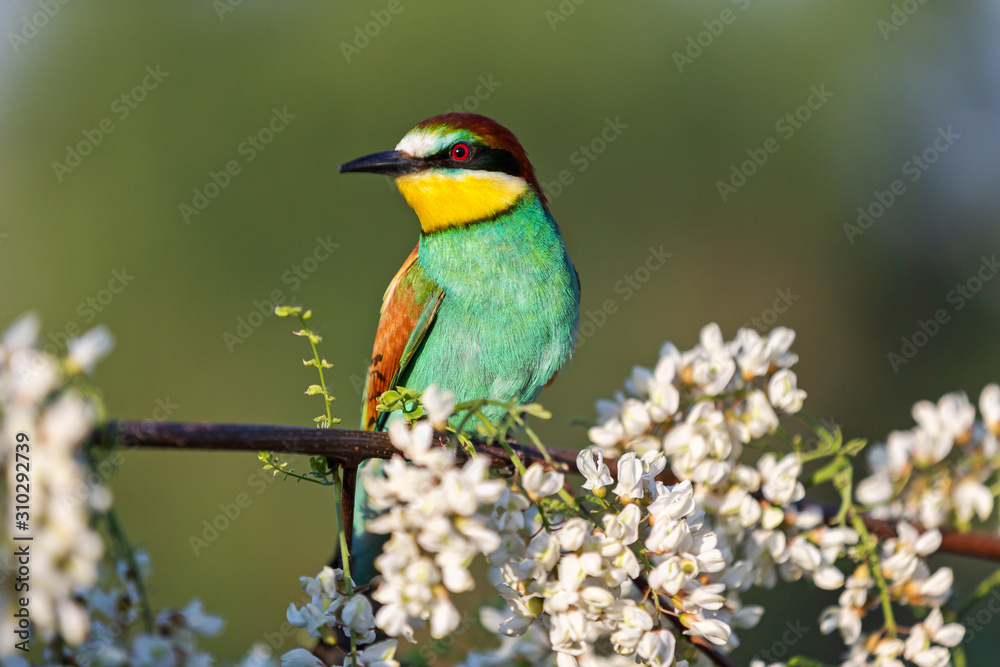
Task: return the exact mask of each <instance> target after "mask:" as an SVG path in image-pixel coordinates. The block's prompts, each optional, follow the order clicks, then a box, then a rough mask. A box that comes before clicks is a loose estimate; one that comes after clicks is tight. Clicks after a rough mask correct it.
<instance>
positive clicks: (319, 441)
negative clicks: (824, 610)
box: [92, 421, 1000, 561]
mask: <svg viewBox="0 0 1000 667" xmlns="http://www.w3.org/2000/svg"><path fill="white" fill-rule="evenodd" d="M92 441H93V442H94V443H101V442H112V443H114V442H121V443H122V444H123V445H124V446H125V447H141V448H165V449H173V450H178V449H180V450H185V449H187V450H217V451H254V452H255V451H274V452H282V453H285V454H307V455H311V456H325V457H327V458H329V459H330V460H331V461H334V462H336V463H339V464H340V465H344V466H347V467H348V468H351V467H356V466H357V465H358V464H359V463H361V462H362V461H364V460H365V459H372V458H379V459H387V458H389V457H391V456H392V455H393V454H395V453H398V451H399V450H397V449H396V448H395V447H393V445H392V443H391V442H389V434H388V433H383V432H372V431H356V430H351V429H319V428H301V427H294V426H259V425H246V424H185V423H156V422H134V421H112V422H109V423H108V424H107V425H106V426H105V427H104V429H103V430H98V431H95V432H94V435H93V437H92ZM434 444H436V445H438V446H440V447H447V446H449V445H450V440H449V438H448V436H446V435H442V434H440V433H439V434H435V436H434ZM511 447H512V449H513V450H514V452H515V453H516V454H517V455H518V456H519V457H521V460H522V461H524V462H525V463H528V464H530V463H535V462H539V463H542V462H544V460H545V459H544V457H543V456H542V454H541V452H539V451H538V450H536V449H535V448H533V447H528V446H525V445H520V444H517V443H511ZM476 451H477V452H479V453H480V454H481V455H483V456H487V457H489V459H490V463H491V465H492V466H493V467H494V468H501V469H504V470H506V471H508V472H509V473H513V466H512V465H511V463H510V459H509V457H508V456H507V452H505V451H504V449H503V447H500V446H497V445H483V444H479V445H476ZM548 451H549V454H550V455H551V456H552V458H553V459H554V460H555V461H556V462H557V463H560V464H562V465H565V466H566V467H567V468H568V470H569V471H570V472H575V471H576V454H577V452H575V451H572V450H566V449H552V448H549V450H548ZM456 454H457V455H458V456H459V457H460V458H462V459H464V458H466V457H467V456H468V454H467V453H466V452H465V450H464V449H463V448H461V447H459V448H457V449H456ZM605 463H607V465H608V467H609V468H611V471H612V474H616V475H617V471H616V467H617V466H616V461H615V460H613V459H606V460H605ZM664 481H667V482H669V483H675V482H676V480H675V479H672V478H669V479H665V480H664ZM822 507H823V510H824V513H825V514H826V515H827V518H828V519H829V518H831V517H832V516H834V515H835V514H836V510H835V509H833V508H830V507H826V506H822ZM865 524H866V525H867V526H868V529H869V530H871V531H872V532H874V533H875V534H877V535H878V536H879V537H883V538H885V537H892V536H894V535H895V534H896V528H895V522H894V521H884V520H881V519H874V518H872V517H867V516H866V517H865ZM941 535H942V538H943V539H942V541H941V548H940V550H939V551H940V552H943V553H950V554H955V555H960V556H972V557H974V558H984V559H988V560H994V561H1000V536H998V535H994V534H992V533H984V532H977V533H961V532H958V531H955V530H947V529H944V530H942V531H941Z"/></svg>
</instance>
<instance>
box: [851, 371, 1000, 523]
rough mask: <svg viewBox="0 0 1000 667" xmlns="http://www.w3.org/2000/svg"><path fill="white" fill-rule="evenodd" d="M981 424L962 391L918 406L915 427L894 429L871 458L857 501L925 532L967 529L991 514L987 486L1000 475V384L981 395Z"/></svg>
mask: <svg viewBox="0 0 1000 667" xmlns="http://www.w3.org/2000/svg"><path fill="white" fill-rule="evenodd" d="M979 413H980V415H981V419H980V420H978V421H977V420H976V408H975V406H974V405H972V404H971V403H970V402H969V398H968V397H967V396H966V395H965V394H964V393H952V394H945V395H944V396H942V397H941V399H940V400H939V401H938V402H937V404H934V403H931V402H930V401H920V402H919V403H917V404H916V405H914V406H913V420H914V421H915V422H916V424H917V425H916V426H915V427H913V428H912V429H910V430H908V431H894V432H893V433H891V434H890V435H889V438H888V439H887V441H886V442H885V443H884V444H880V445H877V446H875V447H872V448H871V449H870V450H869V453H868V467H869V469H870V471H871V475H870V476H869V477H867V478H866V479H864V480H863V481H862V482H861V483H860V484H858V489H857V497H858V501H859V502H861V503H863V504H865V505H870V506H871V507H872V514H873V515H875V516H878V517H881V518H896V519H900V518H901V519H906V520H908V521H913V522H916V523H918V524H920V525H922V526H924V527H927V528H937V527H939V526H947V525H952V524H954V525H957V526H958V527H960V528H968V527H969V525H970V523H971V522H972V520H973V519H979V520H980V521H983V520H985V519H987V518H988V517H989V516H990V514H991V513H992V512H993V506H994V495H995V491H994V490H991V489H990V487H989V486H988V485H987V482H988V480H990V479H995V478H996V475H997V472H998V470H1000V457H998V453H1000V452H998V445H997V438H998V437H1000V385H998V384H995V383H994V384H991V385H989V386H987V387H986V388H985V389H983V391H982V393H981V394H980V395H979Z"/></svg>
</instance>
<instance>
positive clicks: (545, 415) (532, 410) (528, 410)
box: [521, 403, 552, 419]
mask: <svg viewBox="0 0 1000 667" xmlns="http://www.w3.org/2000/svg"><path fill="white" fill-rule="evenodd" d="M521 411H522V412H524V414H526V415H531V416H532V417H537V418H539V419H552V413H551V412H549V411H548V410H546V409H545V408H543V407H542V405H541V404H540V403H529V404H527V405H522V406H521Z"/></svg>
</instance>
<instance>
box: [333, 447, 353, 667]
mask: <svg viewBox="0 0 1000 667" xmlns="http://www.w3.org/2000/svg"><path fill="white" fill-rule="evenodd" d="M333 480H334V481H333V485H334V487H335V488H334V501H333V503H334V517H335V518H334V520H335V521H336V522H337V533H338V536H339V538H340V562H341V563H342V564H343V569H344V584H345V585H346V586H347V596H348V597H350V596H352V595H354V582H353V581H352V579H351V556H350V549H349V548H348V546H347V528H346V526H344V524H343V522H342V521H341V520H340V517H341V516H342V515H341V507H340V504H341V503H340V498H341V493H340V492H341V490H342V489H343V488H344V467H343V466H337V469H336V470H335V471H334V473H333ZM347 634H348V636H349V637H350V639H351V661H352V662H353V663H354V666H355V667H357V664H358V643H357V638H356V637H355V636H354V630H352V629H348V631H347Z"/></svg>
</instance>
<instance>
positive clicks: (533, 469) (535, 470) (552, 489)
mask: <svg viewBox="0 0 1000 667" xmlns="http://www.w3.org/2000/svg"><path fill="white" fill-rule="evenodd" d="M563 481H564V478H563V474H562V473H560V472H546V471H545V466H543V465H542V464H541V463H532V464H531V465H530V466H529V467H528V470H527V471H526V472H525V473H524V479H522V480H521V483H522V485H523V486H524V490H525V492H526V493H527V494H528V497H529V498H531V499H532V500H538V499H539V498H545V497H546V496H551V495H553V494H554V493H558V492H559V489H561V488H563Z"/></svg>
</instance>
